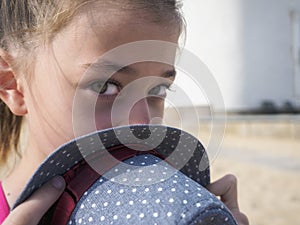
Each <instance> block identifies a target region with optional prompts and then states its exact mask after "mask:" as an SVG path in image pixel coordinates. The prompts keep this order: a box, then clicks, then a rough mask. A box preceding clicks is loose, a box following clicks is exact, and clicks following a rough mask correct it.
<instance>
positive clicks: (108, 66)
mask: <svg viewBox="0 0 300 225" xmlns="http://www.w3.org/2000/svg"><path fill="white" fill-rule="evenodd" d="M82 66H83V67H84V68H86V69H91V70H96V71H97V70H99V69H103V68H104V69H105V70H111V71H115V72H120V73H124V74H136V75H137V74H138V72H137V71H136V70H135V69H134V68H132V66H130V65H128V66H123V65H119V64H117V63H114V62H110V61H101V62H97V63H86V64H83V65H82ZM176 74H177V72H176V70H175V68H173V69H171V70H167V71H165V72H163V73H162V74H161V77H164V78H175V77H176Z"/></svg>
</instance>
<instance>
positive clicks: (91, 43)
mask: <svg viewBox="0 0 300 225" xmlns="http://www.w3.org/2000/svg"><path fill="white" fill-rule="evenodd" d="M94 16H95V18H93V24H92V25H91V23H90V20H89V18H88V16H87V13H81V14H80V16H76V17H75V18H74V20H73V21H72V23H71V24H70V25H68V26H67V27H66V28H65V29H63V30H62V31H60V32H59V33H58V34H57V35H56V37H55V38H54V40H53V41H52V43H51V44H49V45H46V46H40V47H38V49H37V53H36V56H37V57H36V59H35V63H34V64H33V68H31V69H32V71H33V74H32V75H31V76H30V78H29V79H28V77H26V76H17V75H18V74H16V71H14V70H13V69H12V67H11V65H12V60H13V59H14V53H10V54H9V53H8V52H6V51H4V50H1V51H0V56H1V58H0V66H1V67H0V75H1V76H2V77H6V79H13V81H14V82H13V83H12V84H11V85H10V86H8V87H6V89H2V90H0V97H1V99H2V100H3V101H4V102H5V103H6V104H7V105H8V107H9V108H10V110H11V111H12V112H13V113H15V114H17V115H21V116H25V117H26V120H27V122H28V129H29V130H28V132H29V133H28V137H29V139H28V145H27V147H26V149H25V150H24V154H23V155H22V158H21V160H20V163H19V164H18V166H17V167H16V168H14V169H13V171H12V172H11V173H10V174H9V175H8V176H7V177H6V178H5V179H4V180H3V188H4V191H5V193H6V197H7V200H8V203H9V205H10V206H12V205H13V203H14V202H15V200H16V198H17V197H18V195H19V194H20V192H21V191H22V189H23V188H24V186H25V184H26V182H27V181H28V179H29V178H30V177H31V176H32V174H33V172H34V171H35V170H36V168H37V167H38V166H39V164H40V163H41V162H42V161H43V160H44V159H45V157H46V156H47V155H49V154H50V153H51V152H52V151H53V150H54V149H56V148H57V147H58V146H60V145H62V144H63V143H65V142H66V141H68V140H70V139H72V138H74V134H73V133H74V132H73V127H72V104H73V98H74V95H75V92H76V89H77V88H78V87H77V86H78V84H79V83H80V80H81V78H82V77H83V74H84V73H85V71H86V69H87V67H86V65H87V64H91V63H93V62H94V61H95V60H97V59H98V58H99V56H101V55H103V54H104V53H105V52H107V51H109V50H111V49H113V48H115V47H117V46H119V45H122V44H125V43H130V42H133V41H140V40H162V41H167V42H172V43H177V41H178V38H179V29H178V27H177V25H176V24H171V25H170V24H159V23H151V22H148V21H147V20H146V19H142V18H143V16H142V15H140V16H139V15H138V14H137V13H135V14H134V15H133V14H131V13H129V12H122V11H119V12H118V13H116V14H114V16H113V17H112V16H111V12H110V11H106V10H103V9H97V14H96V13H94ZM106 18H109V21H106V20H105V19H106ZM97 21H101V22H97ZM95 22H96V23H95ZM87 40H88V41H87ZM130 67H131V69H132V70H134V71H136V73H130V72H128V73H126V74H125V73H123V72H117V73H116V74H114V75H113V76H112V78H113V80H114V82H112V83H108V89H107V90H106V91H105V92H103V93H102V94H100V95H99V98H98V100H97V104H96V109H98V108H99V109H101V110H99V112H97V111H96V113H95V120H96V127H97V129H104V128H109V127H111V126H112V124H111V122H110V121H111V120H110V115H111V106H112V103H113V101H114V97H115V96H116V94H118V92H119V91H120V90H121V89H122V88H124V87H125V86H126V85H128V84H129V83H131V82H133V81H134V80H136V79H139V78H144V77H147V76H153V77H161V78H164V80H165V81H164V83H161V84H157V82H153V84H150V83H149V84H148V89H149V93H150V92H151V94H153V93H152V92H153V90H156V92H157V93H154V94H157V95H158V97H153V98H152V97H151V98H145V99H141V100H140V101H138V102H137V103H136V104H135V105H134V107H133V108H132V110H131V113H130V120H129V122H130V123H131V124H141V123H143V124H145V123H149V122H150V120H151V118H153V117H163V109H164V101H163V97H164V95H165V92H166V85H167V86H169V85H170V84H171V83H172V82H173V81H174V79H175V73H174V68H173V67H172V66H170V65H167V64H162V63H153V62H151V63H150V62H141V63H137V64H133V65H130ZM130 71H131V70H130ZM166 74H168V75H166ZM101 79H102V80H103V78H101V77H99V79H98V80H89V81H85V82H86V84H91V83H92V84H95V83H93V82H96V81H101ZM115 81H117V82H115ZM0 82H1V80H0ZM2 82H4V81H2ZM0 85H1V83H0ZM96 87H97V86H96ZM79 88H80V87H79ZM96 91H97V90H95V86H93V85H91V86H88V85H86V86H85V88H81V89H80V94H81V95H82V98H83V99H86V100H87V101H88V99H89V98H90V97H91V96H95V95H97V94H98V93H96ZM104 121H105V122H104ZM124 124H126V123H125V121H122V120H120V121H119V122H118V123H117V125H124ZM59 181H60V182H59ZM55 184H56V185H54V186H53V185H51V184H50V183H47V184H46V185H45V186H44V187H42V188H41V189H39V190H38V191H37V193H35V195H34V196H32V197H31V198H30V199H29V200H28V201H26V202H25V203H24V204H22V205H21V206H20V207H18V208H17V209H16V210H15V211H14V212H12V213H11V215H10V216H9V217H8V218H7V220H6V221H5V222H4V225H8V224H20V225H21V224H36V223H37V221H38V220H39V218H40V217H41V216H42V215H43V214H44V212H45V211H46V210H47V208H49V207H50V206H51V205H52V204H53V202H54V201H55V200H56V199H57V198H58V196H59V194H60V193H61V190H62V189H63V187H64V182H63V181H61V180H59V179H58V180H56V183H55ZM55 186H56V188H54V187H55ZM209 190H210V191H212V192H213V193H215V194H216V195H218V196H221V199H222V201H224V202H225V204H227V206H228V207H229V209H231V210H232V213H233V214H234V216H235V217H236V219H237V220H238V221H239V224H248V222H247V218H246V217H245V216H244V215H243V214H242V213H240V211H239V209H238V204H237V190H236V179H235V178H234V177H233V176H226V177H224V178H222V179H220V180H219V181H217V182H215V183H213V184H211V185H210V186H209ZM45 196H47V197H46V198H45ZM27 213H29V214H27ZM29 215H30V216H29Z"/></svg>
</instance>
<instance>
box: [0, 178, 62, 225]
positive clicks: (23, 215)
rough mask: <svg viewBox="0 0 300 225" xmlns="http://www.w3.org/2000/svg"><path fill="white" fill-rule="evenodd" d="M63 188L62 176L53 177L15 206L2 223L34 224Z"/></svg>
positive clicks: (14, 224) (12, 224)
mask: <svg viewBox="0 0 300 225" xmlns="http://www.w3.org/2000/svg"><path fill="white" fill-rule="evenodd" d="M64 188H65V181H64V179H63V178H62V177H54V178H53V179H52V180H50V181H49V182H47V183H46V184H44V185H43V186H42V187H41V188H40V189H38V190H37V191H36V192H35V193H34V194H33V195H32V196H31V197H30V198H29V199H27V200H26V201H25V202H24V203H22V204H21V205H19V206H18V207H17V208H15V209H14V210H13V211H12V212H11V213H10V214H9V216H8V217H7V218H6V219H5V221H4V223H3V224H2V225H36V224H38V222H39V221H40V219H41V218H42V216H43V215H44V214H45V213H46V212H47V210H48V209H49V208H50V207H51V205H53V203H54V202H55V201H56V200H57V199H58V197H59V196H60V195H61V193H62V191H63V190H64Z"/></svg>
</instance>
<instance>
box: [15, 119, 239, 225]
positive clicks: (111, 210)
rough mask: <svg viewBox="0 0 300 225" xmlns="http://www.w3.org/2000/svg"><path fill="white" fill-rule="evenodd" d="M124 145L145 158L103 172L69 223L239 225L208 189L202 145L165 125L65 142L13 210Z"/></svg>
mask: <svg viewBox="0 0 300 225" xmlns="http://www.w3.org/2000/svg"><path fill="white" fill-rule="evenodd" d="M120 145H125V146H127V147H129V148H133V149H135V150H139V151H140V153H141V154H139V155H136V156H135V157H131V158H128V157H127V160H125V161H123V162H118V164H116V166H115V167H113V168H112V169H110V170H109V171H107V170H106V171H105V173H101V172H99V174H101V175H102V177H101V178H99V179H98V180H97V181H96V182H95V183H94V184H93V185H92V186H91V187H90V189H89V190H88V191H87V192H86V193H85V194H84V195H83V196H82V197H81V199H80V202H78V204H77V205H76V208H75V210H74V211H73V214H72V217H71V220H70V221H69V224H235V222H234V219H233V217H232V216H231V215H230V213H229V211H228V210H227V209H226V207H225V206H224V205H223V204H222V203H221V202H220V201H219V200H218V199H217V198H215V197H214V196H213V195H211V194H210V193H209V192H208V191H206V189H205V188H203V187H205V186H206V185H208V184H209V182H210V175H209V161H208V157H207V154H206V152H205V150H204V148H203V146H202V145H201V143H200V142H199V141H198V140H197V139H196V138H195V137H193V136H192V135H190V134H188V133H186V132H184V131H182V130H179V129H176V128H172V127H166V126H161V125H135V126H130V127H129V126H124V127H117V128H111V129H107V130H102V131H97V132H94V133H91V134H88V135H85V136H83V137H80V138H77V139H75V140H73V141H70V142H69V143H66V144H65V145H63V146H61V147H60V148H58V149H57V150H56V151H55V152H54V153H52V154H51V155H50V156H49V157H48V158H47V159H46V160H45V161H44V162H43V163H42V164H41V166H40V167H39V168H38V169H37V171H36V172H35V174H34V175H33V177H32V178H31V179H30V180H29V182H28V184H27V185H26V188H25V189H24V191H23V192H22V193H21V195H20V196H19V198H18V200H17V201H16V203H15V205H14V207H13V208H15V207H16V206H18V205H19V204H20V203H22V202H23V201H25V200H26V199H27V198H28V197H29V196H30V195H31V194H32V193H33V192H34V191H35V190H37V189H38V188H39V187H40V186H41V185H42V184H43V183H45V182H46V181H48V180H49V179H51V178H52V177H54V176H55V175H64V174H66V173H68V171H69V170H70V169H71V170H70V171H72V168H74V167H75V166H78V165H80V164H81V162H83V161H87V163H88V164H90V163H89V159H91V158H92V159H93V160H94V161H93V162H94V163H95V162H96V164H97V165H106V164H105V163H107V162H106V161H105V160H103V158H101V156H102V155H103V154H107V153H108V155H110V153H112V151H114V149H116V147H118V146H120ZM136 148H137V149H136ZM145 150H151V151H153V152H154V153H155V154H154V155H156V154H158V155H159V158H158V157H156V156H154V155H150V154H146V152H144V153H143V152H142V151H145ZM95 157H96V158H95ZM111 158H113V157H111ZM162 158H163V159H164V160H162ZM95 159H96V160H95ZM101 159H102V160H101ZM112 161H116V159H115V158H114V159H112ZM97 172H98V171H97ZM201 221H202V222H201Z"/></svg>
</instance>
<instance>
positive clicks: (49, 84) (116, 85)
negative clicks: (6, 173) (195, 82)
mask: <svg viewBox="0 0 300 225" xmlns="http://www.w3.org/2000/svg"><path fill="white" fill-rule="evenodd" d="M92 15H93V17H92V19H91V14H89V13H85V14H81V15H80V16H77V17H76V18H75V19H74V21H73V22H72V23H71V24H70V25H69V26H67V27H66V28H65V29H64V30H62V31H61V32H59V33H58V34H57V35H56V37H55V38H54V40H53V42H52V43H51V45H48V46H46V47H43V48H42V47H41V48H39V49H38V50H37V57H36V63H35V65H34V71H33V75H32V77H30V79H29V82H27V84H28V85H27V86H26V87H25V88H24V98H25V103H26V107H27V112H28V113H27V115H26V117H27V121H28V122H29V147H30V148H31V149H32V148H34V149H39V151H42V152H43V154H49V153H50V152H52V151H53V150H54V149H55V148H57V147H58V146H59V145H61V144H63V143H65V142H66V141H68V140H70V139H72V138H74V124H76V125H75V126H76V131H75V133H76V135H77V134H84V133H87V132H90V131H93V130H95V129H105V128H110V127H112V126H118V125H126V124H128V123H130V124H141V123H142V124H148V123H151V122H153V121H156V120H157V118H162V116H163V110H164V98H165V95H166V91H167V89H168V87H169V86H170V85H171V83H172V82H173V81H174V78H175V70H174V67H173V66H172V65H170V64H164V63H159V62H149V61H148V62H139V63H134V64H131V65H128V66H126V67H123V68H121V69H120V70H118V72H116V73H114V74H113V75H112V76H107V75H105V74H108V73H107V71H108V70H109V69H110V68H115V67H117V63H116V62H114V61H113V60H112V61H110V62H109V63H108V62H106V64H105V63H104V64H105V65H104V64H103V65H102V67H101V66H100V68H99V66H93V65H94V62H96V61H97V60H98V59H99V57H100V56H102V55H103V54H104V53H106V52H108V51H110V50H112V49H114V48H116V47H118V46H120V45H123V44H126V43H130V42H135V41H141V40H161V41H167V42H172V43H177V41H178V36H179V33H178V30H179V29H178V27H177V26H176V25H175V23H173V25H170V24H169V25H166V24H159V23H152V22H147V19H145V20H144V19H141V18H142V17H143V14H142V13H140V14H139V15H138V14H136V15H133V14H131V13H128V12H127V13H126V12H118V11H116V12H111V11H109V10H100V12H99V10H98V11H97V13H95V12H94V13H93V14H92ZM175 51H176V49H174V51H170V54H171V57H172V58H175ZM130 54H132V53H131V52H128V55H130ZM98 62H99V61H98ZM93 67H94V68H93ZM90 68H93V69H90ZM134 83H135V84H136V85H133V84H134ZM123 90H126V91H123ZM119 93H121V97H120V98H119V97H118V94H119ZM145 93H148V94H149V97H147V94H146V95H144V94H145ZM75 96H76V100H75V101H74V99H75ZM136 96H141V97H138V98H137V97H136ZM116 99H118V101H115V100H116ZM116 102H117V103H116ZM74 104H75V105H76V107H75V108H76V109H75V110H76V112H75V113H74ZM114 104H115V105H116V109H117V110H116V111H117V112H118V113H114V115H113V116H112V107H113V105H114ZM115 105H114V106H115ZM129 106H130V107H129Z"/></svg>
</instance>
